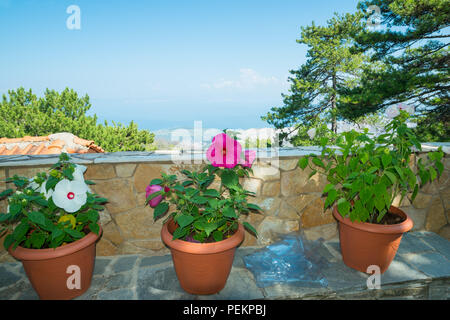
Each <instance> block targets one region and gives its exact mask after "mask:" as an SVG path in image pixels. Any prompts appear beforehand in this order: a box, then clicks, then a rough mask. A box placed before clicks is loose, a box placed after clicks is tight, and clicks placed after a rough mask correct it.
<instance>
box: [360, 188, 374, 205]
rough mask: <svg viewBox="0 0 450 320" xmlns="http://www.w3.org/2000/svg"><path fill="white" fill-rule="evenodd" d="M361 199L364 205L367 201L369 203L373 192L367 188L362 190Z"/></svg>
mask: <svg viewBox="0 0 450 320" xmlns="http://www.w3.org/2000/svg"><path fill="white" fill-rule="evenodd" d="M359 198H360V199H361V201H362V202H363V203H367V201H369V200H370V198H372V191H370V189H369V188H367V187H366V188H363V189H361V191H360V192H359Z"/></svg>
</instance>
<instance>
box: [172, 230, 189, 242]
mask: <svg viewBox="0 0 450 320" xmlns="http://www.w3.org/2000/svg"><path fill="white" fill-rule="evenodd" d="M187 232H188V230H187V229H186V228H180V227H178V228H177V229H176V230H175V231H174V233H173V237H172V240H177V239H180V238H182V237H184V236H186V235H187Z"/></svg>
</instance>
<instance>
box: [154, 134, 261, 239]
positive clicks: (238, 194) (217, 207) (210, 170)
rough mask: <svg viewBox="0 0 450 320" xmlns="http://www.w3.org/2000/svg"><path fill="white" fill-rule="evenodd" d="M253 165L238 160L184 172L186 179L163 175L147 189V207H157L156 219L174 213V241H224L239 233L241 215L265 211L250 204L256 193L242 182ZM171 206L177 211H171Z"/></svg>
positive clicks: (249, 225)
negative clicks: (246, 187) (216, 182)
mask: <svg viewBox="0 0 450 320" xmlns="http://www.w3.org/2000/svg"><path fill="white" fill-rule="evenodd" d="M222 135H224V136H226V135H225V134H222ZM228 138H229V137H227V139H228ZM230 139H231V138H230ZM234 142H235V143H238V142H236V141H234ZM251 162H252V161H250V162H247V163H238V161H235V163H234V164H233V165H232V166H229V167H228V168H225V167H221V166H219V165H216V166H215V165H213V164H214V163H213V164H207V165H204V166H203V167H202V169H201V170H199V171H194V172H191V171H189V170H183V171H182V173H183V175H184V176H185V178H184V179H178V178H177V176H176V175H166V174H164V173H162V174H161V179H154V180H152V181H151V182H150V185H149V186H148V187H147V188H148V191H147V193H148V196H147V199H146V204H148V203H150V205H151V206H152V207H154V220H156V219H158V218H160V217H162V216H164V215H165V214H166V213H167V212H168V211H172V212H171V213H170V215H169V216H168V217H167V219H166V221H167V220H169V219H170V218H172V219H173V220H174V221H175V222H176V223H177V228H176V230H175V231H174V233H173V239H174V240H175V239H181V240H185V241H192V242H201V243H203V242H216V241H221V240H224V239H226V238H228V237H230V236H231V235H233V234H234V233H235V232H236V231H237V229H238V225H239V221H238V219H239V216H240V214H241V213H243V214H247V213H249V212H250V211H259V210H261V209H260V207H259V206H257V205H256V204H252V203H248V202H247V197H248V196H254V193H253V192H250V191H247V190H245V189H244V188H243V186H242V185H241V183H240V182H239V179H240V178H244V177H248V176H249V174H250V173H251V172H252V169H251ZM214 181H220V186H218V188H212V187H211V185H212V184H213V183H214ZM152 188H153V189H152ZM157 190H158V191H157ZM152 202H154V203H153V204H152ZM171 205H172V207H171V208H172V209H173V210H169V207H170V206H171ZM243 226H244V227H245V228H246V229H247V230H248V231H250V232H251V233H253V234H254V235H257V232H256V230H255V228H254V227H253V226H252V225H251V224H249V223H248V222H243Z"/></svg>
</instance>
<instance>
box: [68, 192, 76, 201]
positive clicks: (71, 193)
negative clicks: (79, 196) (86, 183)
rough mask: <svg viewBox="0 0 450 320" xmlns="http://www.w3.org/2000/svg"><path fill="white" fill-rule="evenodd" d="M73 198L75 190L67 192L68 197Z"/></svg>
mask: <svg viewBox="0 0 450 320" xmlns="http://www.w3.org/2000/svg"><path fill="white" fill-rule="evenodd" d="M73 198H75V194H74V193H73V192H69V193H68V194H67V199H70V200H72V199H73Z"/></svg>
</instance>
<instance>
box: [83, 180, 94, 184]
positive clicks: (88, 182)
mask: <svg viewBox="0 0 450 320" xmlns="http://www.w3.org/2000/svg"><path fill="white" fill-rule="evenodd" d="M84 182H85V183H86V184H89V185H94V184H95V182H93V181H91V180H84Z"/></svg>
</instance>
